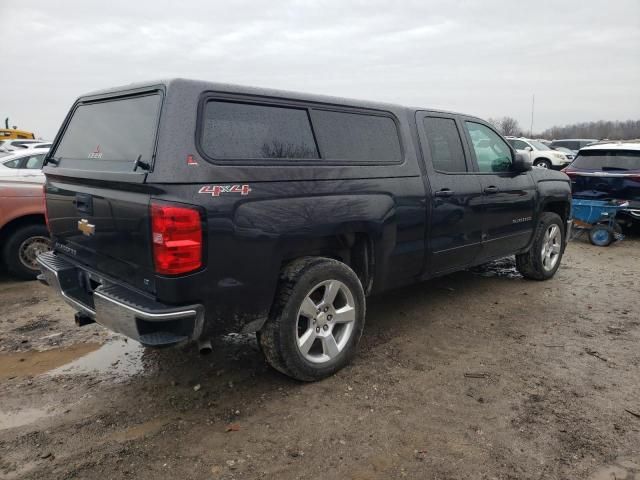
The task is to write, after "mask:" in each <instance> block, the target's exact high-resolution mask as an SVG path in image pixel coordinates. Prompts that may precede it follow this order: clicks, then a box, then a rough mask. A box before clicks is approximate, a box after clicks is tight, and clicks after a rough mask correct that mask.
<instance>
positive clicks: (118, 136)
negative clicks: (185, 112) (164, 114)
mask: <svg viewBox="0 0 640 480" xmlns="http://www.w3.org/2000/svg"><path fill="white" fill-rule="evenodd" d="M161 103H162V96H161V95H160V94H159V93H154V94H150V95H144V96H136V97H127V98H121V99H115V100H104V101H97V102H91V103H81V104H80V105H79V106H78V107H77V108H76V109H75V111H74V112H73V114H72V116H71V119H70V121H69V123H68V125H67V127H66V129H65V131H64V134H63V135H62V139H61V141H60V143H59V144H58V146H57V148H56V149H55V151H54V152H53V154H52V156H53V157H54V158H56V159H58V160H59V163H60V166H63V167H66V168H76V169H80V170H96V171H106V172H126V171H131V172H132V171H133V166H134V163H135V161H136V160H137V159H140V160H141V161H143V162H146V163H151V161H152V158H153V153H154V149H155V140H156V132H157V129H158V118H159V115H160V106H161Z"/></svg>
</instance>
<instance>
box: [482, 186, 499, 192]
mask: <svg viewBox="0 0 640 480" xmlns="http://www.w3.org/2000/svg"><path fill="white" fill-rule="evenodd" d="M498 191H499V190H498V187H495V186H493V185H491V186H490V187H487V188H485V189H484V193H498Z"/></svg>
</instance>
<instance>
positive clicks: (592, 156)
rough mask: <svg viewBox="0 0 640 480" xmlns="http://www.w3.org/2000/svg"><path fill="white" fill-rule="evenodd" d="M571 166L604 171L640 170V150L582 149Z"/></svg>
mask: <svg viewBox="0 0 640 480" xmlns="http://www.w3.org/2000/svg"><path fill="white" fill-rule="evenodd" d="M571 167H573V168H584V169H587V170H604V171H616V170H619V171H624V170H640V151H634V150H582V151H580V153H578V155H577V156H576V158H575V160H574V161H573V163H572V164H571Z"/></svg>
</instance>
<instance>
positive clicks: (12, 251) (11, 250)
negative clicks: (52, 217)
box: [2, 224, 49, 280]
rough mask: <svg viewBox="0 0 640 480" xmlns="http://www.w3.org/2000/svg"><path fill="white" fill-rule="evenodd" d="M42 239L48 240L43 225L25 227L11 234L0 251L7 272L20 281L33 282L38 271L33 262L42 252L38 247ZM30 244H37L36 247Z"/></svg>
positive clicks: (47, 234)
mask: <svg viewBox="0 0 640 480" xmlns="http://www.w3.org/2000/svg"><path fill="white" fill-rule="evenodd" d="M44 239H47V240H48V239H49V231H48V230H47V227H45V226H44V225H38V224H33V225H25V226H22V227H19V228H18V229H16V230H15V231H14V232H12V233H11V234H10V235H9V236H8V238H7V239H6V240H5V241H6V244H5V245H4V248H3V249H2V255H3V260H4V263H5V265H6V266H7V269H8V270H9V272H10V273H11V274H13V275H15V276H16V277H18V278H20V279H22V280H35V278H36V277H37V276H38V274H39V273H40V269H39V268H37V266H36V265H35V263H34V262H33V260H34V258H35V255H36V254H37V253H38V252H41V251H44V249H42V248H40V247H39V246H38V245H40V244H42V243H43V242H44ZM30 242H31V243H33V242H38V245H33V244H31V243H30ZM26 249H29V251H26ZM21 257H22V259H21ZM31 257H34V258H31ZM27 264H29V265H27Z"/></svg>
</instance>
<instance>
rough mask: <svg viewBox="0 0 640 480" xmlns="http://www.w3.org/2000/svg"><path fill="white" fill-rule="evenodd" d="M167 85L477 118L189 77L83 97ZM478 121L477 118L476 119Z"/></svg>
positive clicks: (454, 113) (142, 84)
mask: <svg viewBox="0 0 640 480" xmlns="http://www.w3.org/2000/svg"><path fill="white" fill-rule="evenodd" d="M161 85H162V86H164V87H165V88H166V89H167V91H169V90H171V89H173V88H180V87H188V88H193V89H199V90H201V91H203V92H204V91H216V92H222V93H232V94H242V95H256V96H261V97H273V98H286V99H291V100H299V101H305V102H317V103H324V104H333V105H343V106H353V107H360V108H370V109H376V110H396V111H397V110H407V111H416V110H425V111H431V112H439V113H446V114H453V115H465V116H467V117H473V115H468V114H466V113H465V114H463V113H461V112H453V111H447V110H440V109H433V108H425V107H410V106H406V105H399V104H393V103H385V102H372V101H368V100H362V99H353V98H345V97H337V96H331V95H320V94H312V93H302V92H296V91H290V90H278V89H272V88H262V87H252V86H247V85H238V84H232V83H219V82H208V81H203V80H191V79H186V78H170V79H161V80H157V81H150V82H140V83H132V84H129V85H121V86H118V87H112V88H107V89H102V90H97V91H93V92H90V93H87V94H86V95H82V96H80V97H79V98H85V97H92V96H100V95H108V94H111V93H117V92H120V91H123V90H133V89H141V88H146V87H154V86H161ZM474 118H477V117H474Z"/></svg>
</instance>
